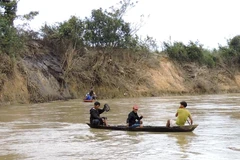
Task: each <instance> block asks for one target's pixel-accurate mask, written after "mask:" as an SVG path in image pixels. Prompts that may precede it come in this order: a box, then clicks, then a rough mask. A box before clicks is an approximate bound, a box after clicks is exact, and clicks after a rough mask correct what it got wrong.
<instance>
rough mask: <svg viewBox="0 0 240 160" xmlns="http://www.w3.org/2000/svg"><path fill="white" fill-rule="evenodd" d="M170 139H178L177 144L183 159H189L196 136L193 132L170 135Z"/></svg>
mask: <svg viewBox="0 0 240 160" xmlns="http://www.w3.org/2000/svg"><path fill="white" fill-rule="evenodd" d="M167 135H168V137H169V138H174V139H176V144H175V145H177V146H178V147H179V150H180V152H181V153H182V154H181V158H188V152H190V151H191V145H192V141H193V139H194V138H195V136H196V134H195V133H193V132H181V133H169V134H167Z"/></svg>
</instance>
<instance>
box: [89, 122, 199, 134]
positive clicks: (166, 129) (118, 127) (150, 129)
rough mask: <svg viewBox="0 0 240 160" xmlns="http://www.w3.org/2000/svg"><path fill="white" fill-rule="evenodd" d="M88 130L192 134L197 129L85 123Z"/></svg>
mask: <svg viewBox="0 0 240 160" xmlns="http://www.w3.org/2000/svg"><path fill="white" fill-rule="evenodd" d="M87 125H88V126H89V127H90V128H96V129H108V130H121V131H140V132H192V131H193V130H194V129H195V128H197V126H198V124H195V125H186V126H177V127H171V128H170V127H166V126H143V128H131V127H126V126H124V125H113V126H95V125H91V124H90V123H87Z"/></svg>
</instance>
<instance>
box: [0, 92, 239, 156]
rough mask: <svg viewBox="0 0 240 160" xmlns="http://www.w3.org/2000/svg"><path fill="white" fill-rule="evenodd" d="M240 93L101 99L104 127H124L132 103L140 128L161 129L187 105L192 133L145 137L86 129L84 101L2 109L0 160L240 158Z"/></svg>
mask: <svg viewBox="0 0 240 160" xmlns="http://www.w3.org/2000/svg"><path fill="white" fill-rule="evenodd" d="M239 96H240V94H225V95H204V96H169V97H151V98H134V99H133V98H129V99H128V98H126V99H113V100H112V99H111V100H99V102H100V103H101V104H102V105H101V106H103V104H104V103H108V104H109V106H110V107H111V110H110V111H109V112H107V113H103V114H102V116H106V117H108V123H109V124H110V125H114V124H125V121H126V118H127V115H128V113H129V112H130V111H131V110H132V106H133V104H138V105H139V106H140V109H139V112H138V113H139V114H142V115H143V116H144V119H143V120H144V125H161V126H162V125H165V124H166V120H167V119H169V118H174V115H175V112H176V110H177V108H178V107H179V102H180V101H182V100H185V101H187V102H188V104H189V106H188V107H187V108H188V109H189V111H190V112H191V113H192V116H193V119H194V123H195V124H199V126H198V127H197V128H196V129H195V130H194V131H193V132H190V133H148V132H127V131H109V130H97V129H91V128H89V127H88V126H87V125H86V123H87V122H88V121H89V109H90V108H91V107H92V106H93V103H86V102H85V103H84V102H82V100H69V101H57V102H51V103H41V104H32V105H17V106H16V105H15V106H2V107H0V159H1V160H2V159H7V160H11V159H16V160H36V159H43V160H45V159H49V160H79V159H82V160H89V159H151V160H152V159H156V160H158V159H169V160H170V159H171V160H172V159H174V160H177V159H189V160H193V159H194V160H203V159H207V160H225V159H227V160H228V159H229V160H235V159H240V140H239V137H240V125H239V124H240V99H239Z"/></svg>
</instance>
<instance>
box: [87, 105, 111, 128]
mask: <svg viewBox="0 0 240 160" xmlns="http://www.w3.org/2000/svg"><path fill="white" fill-rule="evenodd" d="M99 107H100V103H99V102H95V103H94V107H93V108H91V109H90V124H92V125H97V126H98V125H107V118H106V117H100V114H102V113H103V112H104V111H105V110H104V109H100V108H99Z"/></svg>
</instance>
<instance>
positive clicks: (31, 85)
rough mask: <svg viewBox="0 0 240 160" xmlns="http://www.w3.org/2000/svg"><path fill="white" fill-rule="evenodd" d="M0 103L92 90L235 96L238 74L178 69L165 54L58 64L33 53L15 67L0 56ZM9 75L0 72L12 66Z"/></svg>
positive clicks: (110, 94)
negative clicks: (223, 93)
mask: <svg viewBox="0 0 240 160" xmlns="http://www.w3.org/2000/svg"><path fill="white" fill-rule="evenodd" d="M1 64H2V65H1V66H0V68H1V70H2V72H1V74H0V79H1V81H0V82H1V83H0V102H1V104H5V103H36V102H46V101H52V100H64V99H70V98H83V97H84V96H85V94H86V92H88V90H89V88H90V87H91V86H94V89H95V91H96V93H97V95H98V98H99V99H103V98H118V97H124V96H130V97H137V96H160V95H170V94H204V93H222V92H227V93H228V92H238V91H239V89H240V87H239V85H240V74H239V72H235V73H234V75H233V74H230V73H229V72H228V71H226V70H224V69H223V68H221V67H217V68H214V69H209V68H207V67H204V66H197V65H195V64H186V65H183V66H179V65H178V64H177V63H174V62H173V61H171V60H169V59H168V58H167V57H165V56H159V55H158V56H155V57H150V58H149V57H145V58H143V57H131V54H130V53H122V54H121V56H120V57H119V55H118V56H114V55H113V56H109V55H107V54H106V55H105V54H102V53H99V52H94V51H89V52H88V53H84V54H83V55H72V58H71V59H67V60H65V61H62V60H61V58H60V57H59V56H57V55H56V54H53V53H50V52H48V53H37V54H31V55H29V56H24V57H22V58H19V59H17V60H16V61H15V62H14V63H13V64H12V62H11V60H10V59H9V58H7V57H3V56H2V57H1ZM10 64H11V66H10V69H9V68H8V70H13V71H12V72H13V73H11V74H8V72H7V71H6V72H4V69H5V70H7V69H6V66H8V65H10Z"/></svg>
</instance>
